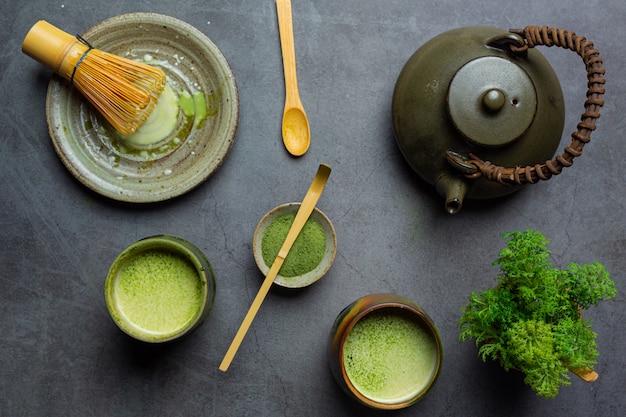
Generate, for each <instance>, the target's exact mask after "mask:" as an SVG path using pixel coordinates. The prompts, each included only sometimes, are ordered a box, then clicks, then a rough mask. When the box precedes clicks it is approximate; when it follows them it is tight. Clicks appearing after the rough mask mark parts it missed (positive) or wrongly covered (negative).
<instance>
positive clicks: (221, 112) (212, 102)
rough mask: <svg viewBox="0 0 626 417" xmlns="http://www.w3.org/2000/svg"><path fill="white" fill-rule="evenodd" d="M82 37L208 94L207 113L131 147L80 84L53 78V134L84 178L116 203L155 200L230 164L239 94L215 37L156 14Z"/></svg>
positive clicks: (128, 17)
mask: <svg viewBox="0 0 626 417" xmlns="http://www.w3.org/2000/svg"><path fill="white" fill-rule="evenodd" d="M82 36H83V37H84V38H85V39H86V40H87V41H88V42H90V43H91V44H92V45H93V47H94V48H97V49H101V50H105V51H108V52H112V53H114V54H116V55H120V56H125V57H130V58H132V59H136V60H139V61H147V62H148V63H150V64H151V65H155V66H159V67H161V68H162V69H163V70H164V71H165V73H166V74H167V78H168V85H169V86H170V87H171V88H172V90H173V91H175V92H176V93H178V94H180V93H181V92H183V91H185V92H187V93H188V94H190V95H192V96H193V94H204V97H205V101H206V104H207V106H206V107H207V117H206V118H205V119H204V120H202V121H200V119H201V117H196V116H195V115H196V114H199V113H195V112H194V114H192V115H191V116H189V115H185V114H183V112H182V111H180V114H179V118H178V124H177V126H176V128H175V129H174V131H173V132H172V133H171V134H170V135H169V136H168V137H167V138H165V139H164V140H163V141H161V142H159V143H158V144H156V145H154V146H152V147H147V148H141V149H136V148H129V147H128V146H126V143H125V142H124V140H123V139H122V137H121V136H119V134H118V133H117V132H116V131H115V130H114V129H113V128H112V127H111V126H110V125H109V124H108V123H107V122H106V121H105V120H104V118H103V117H101V116H100V115H99V114H97V112H96V111H95V110H94V109H93V108H92V107H91V105H89V104H88V103H87V101H86V100H85V99H83V98H82V96H81V95H80V93H79V92H78V91H76V89H74V88H73V87H72V86H71V85H70V84H69V83H68V82H66V81H64V80H62V79H61V78H60V77H57V76H55V77H53V79H52V80H51V82H50V85H49V87H48V94H47V99H46V114H47V119H48V127H49V131H50V136H51V137H52V142H53V144H54V147H55V150H56V152H57V154H58V155H59V157H60V158H61V160H62V161H63V163H64V164H65V166H66V167H67V169H68V170H69V171H70V172H71V173H72V174H73V175H74V176H75V177H76V178H77V179H78V180H79V181H80V182H81V183H83V184H84V185H85V186H87V187H89V188H91V189H92V190H94V191H96V192H98V193H100V194H102V195H104V196H107V197H110V198H112V199H115V200H120V201H126V202H141V203H147V202H155V201H162V200H166V199H169V198H173V197H176V196H179V195H181V194H183V193H185V192H187V191H189V190H191V189H193V188H195V187H196V186H198V185H199V184H200V183H202V182H203V181H205V180H206V179H207V178H208V177H209V176H210V175H211V174H213V173H214V172H215V171H216V170H217V169H218V168H219V167H220V166H221V165H222V163H223V161H224V159H225V157H226V156H227V154H228V152H229V151H230V149H231V147H232V145H233V142H234V139H235V135H236V132H237V127H238V123H239V96H238V91H237V85H236V82H235V77H234V75H233V73H232V71H231V69H230V66H229V65H228V62H227V61H226V59H225V58H224V56H223V54H222V53H221V51H220V50H219V49H218V48H217V46H216V45H215V44H214V43H213V42H212V41H211V40H210V39H209V38H207V37H206V36H205V35H204V34H203V33H201V32H200V31H199V30H197V29H196V28H194V27H192V26H190V25H189V24H187V23H185V22H182V21H180V20H177V19H175V18H172V17H169V16H163V15H159V14H154V13H131V14H125V15H120V16H116V17H113V18H110V19H107V20H105V21H103V22H101V23H100V24H98V25H96V26H94V27H92V28H91V29H89V30H88V31H87V32H85V33H84V34H83V35H82Z"/></svg>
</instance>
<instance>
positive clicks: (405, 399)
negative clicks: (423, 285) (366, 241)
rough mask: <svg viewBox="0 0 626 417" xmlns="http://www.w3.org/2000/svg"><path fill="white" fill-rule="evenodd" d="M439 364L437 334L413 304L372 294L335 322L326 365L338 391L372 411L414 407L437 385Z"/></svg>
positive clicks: (346, 311) (441, 353) (429, 320)
mask: <svg viewBox="0 0 626 417" xmlns="http://www.w3.org/2000/svg"><path fill="white" fill-rule="evenodd" d="M442 359H443V348H442V343H441V337H440V335H439V331H438V329H437V327H436V326H435V323H434V322H433V321H432V320H431V318H430V317H429V316H428V315H427V314H426V312H425V311H424V310H423V309H422V308H421V307H420V306H419V305H417V304H416V303H415V302H413V301H411V300H409V299H407V298H404V297H401V296H399V295H396V294H371V295H367V296H364V297H361V298H359V299H357V300H356V301H354V302H353V303H351V304H350V305H348V306H347V307H346V308H345V309H344V310H343V311H341V313H340V314H339V315H338V316H337V319H336V320H335V322H334V324H333V327H332V330H331V333H330V340H329V361H330V368H331V371H332V374H333V376H334V378H335V380H336V381H337V383H338V384H339V386H340V387H341V388H342V389H343V390H344V391H345V392H346V393H347V394H348V395H349V396H350V397H352V398H353V399H355V400H357V401H358V402H360V403H361V404H364V405H366V406H368V407H371V408H376V409H384V410H393V409H400V408H405V407H408V406H410V405H412V404H415V403H416V402H418V401H419V400H421V399H422V397H423V396H424V395H425V394H426V393H427V392H428V390H430V388H431V387H432V386H433V385H434V384H435V381H436V380H437V377H438V375H439V371H440V369H441V363H442Z"/></svg>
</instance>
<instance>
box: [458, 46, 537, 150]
mask: <svg viewBox="0 0 626 417" xmlns="http://www.w3.org/2000/svg"><path fill="white" fill-rule="evenodd" d="M447 103H448V112H449V114H450V118H451V119H452V123H453V124H454V126H455V127H456V129H457V130H458V131H459V132H460V133H461V134H462V135H463V136H465V137H466V138H467V139H468V140H469V141H471V142H473V143H475V144H478V145H482V146H492V147H498V146H503V145H508V144H510V143H511V142H513V141H515V140H516V139H517V138H519V137H521V136H522V135H523V134H524V133H525V132H526V131H527V130H528V128H529V127H530V125H531V124H532V122H533V120H534V119H535V114H536V111H537V92H536V90H535V86H534V83H533V81H532V79H531V78H530V77H529V75H528V74H527V73H526V71H524V70H523V69H522V68H521V67H520V66H519V65H517V64H515V63H514V62H511V61H510V60H507V59H504V58H501V57H498V56H484V57H480V58H477V59H474V60H472V61H469V62H467V63H466V64H465V65H463V66H462V67H461V68H460V69H459V70H458V71H457V72H456V74H455V75H454V77H453V78H452V81H451V82H450V84H449V88H448V97H447Z"/></svg>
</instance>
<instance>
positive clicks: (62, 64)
mask: <svg viewBox="0 0 626 417" xmlns="http://www.w3.org/2000/svg"><path fill="white" fill-rule="evenodd" d="M88 49H89V47H88V46H87V45H86V44H85V43H83V42H81V41H80V40H79V39H78V38H77V37H76V36H74V35H70V34H69V33H67V32H64V31H63V30H61V29H59V28H57V27H56V26H53V25H51V24H50V23H48V22H46V21H45V20H40V21H39V22H37V23H36V24H35V25H34V26H33V27H32V28H31V30H30V31H29V32H28V33H27V34H26V37H25V38H24V42H23V43H22V52H24V53H25V54H26V55H28V56H30V57H31V58H33V59H35V60H36V61H39V62H40V63H41V64H43V65H45V66H46V67H48V68H49V69H51V70H52V71H54V72H55V73H57V74H59V75H60V76H61V77H63V78H65V79H66V80H68V81H71V79H72V74H73V72H74V68H75V66H76V64H77V63H78V62H79V61H80V59H81V58H82V57H83V56H84V55H85V53H86V52H87V51H88Z"/></svg>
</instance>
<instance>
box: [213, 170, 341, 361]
mask: <svg viewBox="0 0 626 417" xmlns="http://www.w3.org/2000/svg"><path fill="white" fill-rule="evenodd" d="M329 175H330V167H329V166H328V165H325V164H320V166H319V168H318V170H317V173H316V174H315V178H313V182H312V183H311V186H310V187H309V190H308V191H307V193H306V195H305V196H304V199H303V200H302V203H301V204H300V208H299V209H298V212H297V213H296V218H295V219H294V220H293V224H292V225H291V228H290V229H289V232H288V233H287V237H286V238H285V242H284V243H283V245H282V246H281V248H280V250H279V251H278V256H276V259H275V260H274V263H273V264H272V267H271V268H270V270H269V272H268V273H267V275H266V276H265V279H264V280H263V284H261V288H260V289H259V292H258V293H257V295H256V297H254V300H253V301H252V305H251V306H250V309H249V310H248V313H247V314H246V316H245V317H244V319H243V322H242V323H241V326H239V330H238V331H237V334H235V338H234V339H233V341H232V342H231V344H230V347H229V348H228V350H227V351H226V355H224V359H222V363H221V364H220V367H219V369H220V371H223V372H226V371H227V370H228V367H229V366H230V364H231V362H232V361H233V358H234V357H235V354H236V353H237V350H238V349H239V346H240V345H241V342H242V341H243V338H244V336H245V335H246V333H247V332H248V329H249V328H250V325H251V324H252V320H254V316H256V313H257V312H258V311H259V308H260V307H261V303H262V302H263V300H264V299H265V296H266V295H267V293H268V291H269V289H270V287H271V286H272V283H273V282H274V279H275V278H276V275H277V274H278V271H280V267H281V266H282V265H283V262H284V261H285V258H286V257H287V254H288V253H289V250H290V249H291V246H293V242H295V240H296V238H297V237H298V235H299V234H300V232H301V231H302V228H303V227H304V224H305V223H306V221H307V220H308V219H309V216H311V213H312V212H313V209H314V208H315V204H317V200H319V198H320V196H321V195H322V191H324V187H325V186H326V181H327V180H328V176H329Z"/></svg>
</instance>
